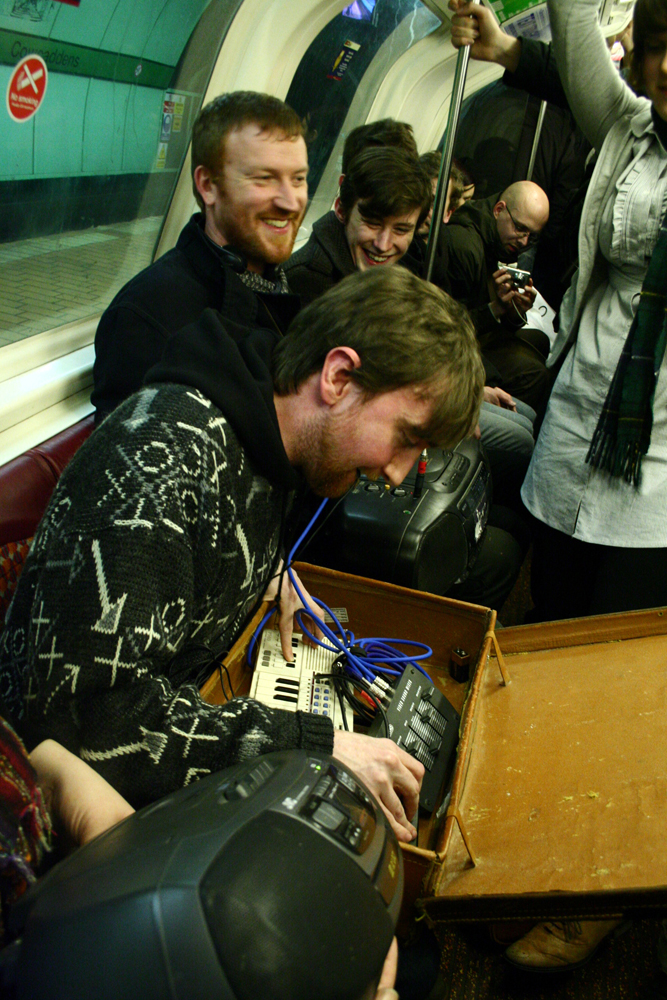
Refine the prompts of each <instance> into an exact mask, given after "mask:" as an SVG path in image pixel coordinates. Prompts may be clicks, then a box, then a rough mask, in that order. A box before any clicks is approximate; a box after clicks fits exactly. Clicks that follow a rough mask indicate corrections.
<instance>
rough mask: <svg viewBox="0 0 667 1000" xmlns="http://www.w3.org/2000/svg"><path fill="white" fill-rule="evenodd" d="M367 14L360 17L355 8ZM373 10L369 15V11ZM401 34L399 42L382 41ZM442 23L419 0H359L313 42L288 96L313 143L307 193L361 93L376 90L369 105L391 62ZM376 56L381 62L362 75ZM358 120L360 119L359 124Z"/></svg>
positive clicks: (310, 193)
mask: <svg viewBox="0 0 667 1000" xmlns="http://www.w3.org/2000/svg"><path fill="white" fill-rule="evenodd" d="M353 10H354V11H357V12H363V13H362V16H358V14H357V13H351V11H353ZM367 14H370V17H367V16H366V15H367ZM403 22H405V23H406V24H407V26H408V28H409V30H408V31H406V32H402V33H397V35H400V41H399V42H397V43H396V45H395V46H394V45H392V44H388V45H386V46H385V45H384V43H385V42H387V40H388V39H389V38H390V36H391V35H392V34H393V33H394V32H396V29H397V28H398V27H399V26H400V25H402V24H403ZM439 27H440V20H439V19H438V18H437V17H436V16H435V14H433V13H431V11H429V10H428V9H427V8H426V7H424V5H423V4H422V3H421V2H420V0H377V3H374V2H373V0H357V2H356V3H353V4H351V5H350V6H349V7H347V8H346V9H345V10H344V11H343V12H342V13H341V14H339V15H338V16H337V17H335V18H333V20H331V21H330V22H329V23H328V24H327V25H326V26H325V27H324V28H323V29H322V31H321V32H320V33H319V35H318V36H317V38H316V39H315V40H314V41H313V42H312V44H311V45H310V48H309V49H308V51H307V52H306V54H305V56H304V57H303V59H302V60H301V63H300V65H299V68H298V69H297V71H296V73H295V75H294V79H293V80H292V85H291V86H290V89H289V93H288V95H287V98H286V101H287V103H288V104H289V105H290V106H291V107H293V108H294V110H295V111H297V112H298V113H299V114H300V115H301V116H302V117H303V118H304V119H305V120H306V122H307V123H308V127H309V131H310V136H311V139H310V142H309V149H308V159H309V164H310V170H309V173H308V191H309V195H310V197H311V199H312V197H313V196H314V194H315V191H316V189H317V185H318V184H319V182H320V179H321V177H322V173H323V171H324V168H325V166H326V164H327V162H328V161H329V157H330V156H331V154H332V151H333V149H334V146H335V145H336V141H337V140H338V138H339V136H340V133H341V129H342V127H343V123H344V121H345V118H346V116H347V113H348V111H349V110H350V106H351V105H352V101H353V99H354V98H355V95H356V94H357V91H360V90H363V88H364V86H368V87H371V88H372V93H369V94H368V103H369V104H370V102H371V101H372V99H373V97H374V96H375V92H376V90H377V87H378V86H379V84H380V83H381V81H382V78H383V77H384V76H385V75H386V72H387V70H388V69H389V68H390V66H391V65H392V64H393V63H394V62H395V61H396V60H397V59H398V57H399V56H400V55H401V54H402V52H404V51H406V49H408V48H410V46H412V45H414V43H415V42H418V41H419V40H420V39H422V38H424V37H425V36H426V35H428V34H430V33H431V32H432V31H434V30H435V29H436V28H439ZM376 56H377V57H378V58H381V60H382V65H381V66H377V65H376V69H377V72H375V73H373V74H372V81H370V82H368V81H366V80H365V79H364V77H365V74H366V71H367V70H368V68H369V67H370V65H371V63H372V62H373V61H374V60H375V58H376ZM355 124H357V125H358V124H360V122H355Z"/></svg>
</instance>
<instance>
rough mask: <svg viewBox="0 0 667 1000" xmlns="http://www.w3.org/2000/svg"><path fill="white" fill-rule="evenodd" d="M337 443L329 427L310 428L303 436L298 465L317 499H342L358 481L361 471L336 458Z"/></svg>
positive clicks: (296, 463)
mask: <svg viewBox="0 0 667 1000" xmlns="http://www.w3.org/2000/svg"><path fill="white" fill-rule="evenodd" d="M337 452H338V447H337V442H336V439H335V437H334V435H333V434H332V433H331V430H330V428H329V426H328V425H327V424H325V425H324V426H323V427H322V428H321V429H319V431H318V429H317V428H316V427H314V426H312V425H311V426H309V427H308V428H306V429H305V431H304V432H303V433H302V435H301V440H300V446H299V455H298V458H297V461H296V462H295V465H296V466H297V468H298V469H300V470H301V473H302V474H303V476H304V478H305V480H306V482H307V483H308V485H309V486H310V488H311V490H312V491H313V493H314V494H315V495H316V496H319V497H332V498H335V497H342V496H343V494H344V493H347V491H348V490H349V489H350V487H351V486H354V484H355V482H356V481H357V479H358V478H359V469H356V468H350V467H349V465H348V466H346V465H343V464H342V463H341V462H340V460H339V459H338V458H337Z"/></svg>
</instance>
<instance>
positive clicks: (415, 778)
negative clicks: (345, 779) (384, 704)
mask: <svg viewBox="0 0 667 1000" xmlns="http://www.w3.org/2000/svg"><path fill="white" fill-rule="evenodd" d="M333 756H334V757H336V758H337V759H338V760H339V761H341V763H343V764H346V765H347V766H348V767H349V768H350V770H352V771H354V773H355V774H356V775H357V776H358V777H359V778H361V780H362V781H363V782H364V784H365V785H366V786H367V787H368V788H369V789H370V790H371V792H372V793H373V795H374V796H375V798H376V799H377V800H378V801H379V803H380V805H381V806H382V809H383V811H384V813H385V815H386V817H387V819H388V820H389V822H390V824H391V826H392V829H393V831H394V833H395V834H396V836H397V837H398V839H399V840H404V841H410V840H414V838H415V836H416V834H417V831H416V830H415V828H414V826H413V825H412V823H411V822H410V820H409V819H408V816H416V814H417V809H418V807H419V789H420V788H421V783H422V778H423V777H424V766H423V764H420V762H419V761H418V760H415V758H414V757H411V756H410V754H409V753H406V752H405V750H402V749H401V747H399V746H397V745H396V744H395V743H393V742H392V741H391V740H387V739H376V738H375V737H373V736H364V735H363V734H362V733H352V732H347V731H346V730H344V729H337V730H336V732H335V733H334V745H333Z"/></svg>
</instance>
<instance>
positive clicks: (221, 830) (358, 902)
mask: <svg viewBox="0 0 667 1000" xmlns="http://www.w3.org/2000/svg"><path fill="white" fill-rule="evenodd" d="M402 893H403V862H402V856H401V852H400V850H399V847H398V843H397V841H396V838H395V836H394V834H393V832H392V830H391V828H390V827H389V825H388V823H387V821H386V820H385V816H384V813H383V812H382V810H381V809H380V808H379V806H378V805H377V803H376V802H375V800H374V799H373V798H372V797H371V795H370V793H369V792H368V790H367V789H366V788H365V787H364V786H363V785H362V784H361V783H360V782H359V780H358V779H357V778H356V776H354V775H353V774H352V773H351V772H349V771H347V770H346V768H345V767H343V765H341V764H340V763H338V762H337V761H335V760H333V759H332V758H331V757H326V756H323V755H317V754H312V753H310V754H309V753H307V752H306V751H305V750H294V751H290V752H284V753H273V754H267V755H266V756H263V757H258V758H255V759H254V760H251V761H248V762H246V763H243V764H239V765H237V766H235V767H232V768H228V769H227V770H225V771H221V772H219V773H217V774H213V775H211V776H209V777H206V778H204V779H203V780H201V781H197V782H195V783H194V784H192V785H190V786H189V787H187V788H184V789H181V790H180V791H178V792H176V793H174V794H173V795H169V796H168V797H167V798H165V799H162V800H160V801H158V802H156V803H154V804H153V805H150V806H147V807H146V808H145V809H142V810H141V811H140V812H137V813H135V814H134V815H133V816H130V817H129V818H128V819H126V820H124V821H123V822H122V823H120V824H119V825H118V826H116V827H114V828H113V829H112V830H110V831H108V832H107V833H105V834H103V835H102V836H101V837H98V838H97V839H96V840H94V841H92V842H91V843H90V844H87V845H86V846H85V847H83V848H80V849H79V850H77V851H76V852H75V853H74V854H73V855H71V856H70V857H69V858H67V859H66V860H65V861H63V862H61V863H60V864H58V865H57V866H56V867H54V868H53V869H52V870H51V871H50V872H49V873H48V874H47V875H46V876H45V877H44V878H43V879H42V880H41V881H40V882H38V883H37V885H36V886H34V887H33V888H32V889H31V890H30V891H29V892H28V893H26V895H25V896H24V897H23V898H22V900H21V901H20V902H19V903H18V904H17V906H16V907H15V910H14V912H13V917H14V927H13V930H14V932H15V933H16V932H18V934H19V935H20V939H19V941H18V942H16V943H15V944H14V945H12V946H11V948H12V950H13V953H14V957H15V958H16V952H17V951H18V957H17V958H16V962H15V964H14V970H13V971H14V977H15V983H14V986H15V989H16V994H15V995H16V996H17V998H18V1000H47V998H49V1000H91V998H95V1000H137V998H141V1000H166V998H170V1000H172V998H173V1000H192V998H193V997H210V998H213V997H215V998H216V1000H259V998H263V997H271V1000H313V998H315V997H317V998H318V1000H348V998H349V1000H362V998H364V1000H365V998H366V997H367V996H372V995H373V993H374V991H375V990H374V988H375V985H376V983H377V979H378V978H379V975H380V971H381V969H382V965H383V962H384V959H385V956H386V954H387V951H388V950H389V945H390V943H391V939H392V936H393V933H394V927H395V924H396V920H397V918H398V911H399V908H400V902H401V896H402ZM3 995H5V994H3Z"/></svg>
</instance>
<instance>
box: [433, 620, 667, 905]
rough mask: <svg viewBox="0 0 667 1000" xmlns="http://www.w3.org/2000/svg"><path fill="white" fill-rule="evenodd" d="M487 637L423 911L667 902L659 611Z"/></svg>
mask: <svg viewBox="0 0 667 1000" xmlns="http://www.w3.org/2000/svg"><path fill="white" fill-rule="evenodd" d="M496 638H497V640H498V641H499V644H500V648H501V650H502V653H501V657H500V659H501V663H499V659H498V656H497V655H496V654H494V653H492V655H491V656H490V657H489V658H488V660H487V661H486V662H483V663H480V664H479V665H478V669H477V671H476V673H475V677H474V679H473V683H472V685H471V691H470V696H469V698H468V701H467V703H466V708H465V712H464V718H463V720H462V732H461V741H460V744H459V756H458V761H457V766H456V772H455V778H454V784H453V788H452V798H451V802H450V804H449V808H448V811H447V819H446V822H445V824H444V828H443V829H442V830H441V834H440V837H439V840H438V843H437V856H436V860H435V863H434V864H433V866H432V869H431V874H430V877H429V879H428V887H427V890H426V894H425V896H426V898H425V899H424V901H423V905H424V907H425V909H426V910H427V912H428V913H429V915H430V916H431V917H433V918H434V919H440V920H443V919H452V920H461V919H473V920H476V919H478V920H486V919H502V918H503V917H504V918H508V919H509V918H512V919H518V918H524V917H526V918H535V919H539V918H546V917H558V916H578V917H586V916H592V917H595V916H601V915H609V916H611V915H615V914H617V913H621V912H625V911H627V910H635V911H647V910H649V911H650V910H652V909H653V908H655V907H665V906H667V852H665V850H664V840H665V829H667V611H665V610H664V609H657V610H653V611H644V612H633V613H630V614H621V615H607V616H601V617H599V618H589V619H579V620H574V621H567V622H556V623H551V624H548V625H537V626H528V627H526V626H524V627H521V628H514V629H505V630H502V631H500V632H498V633H497V636H496ZM503 661H504V662H503ZM500 665H504V668H505V672H506V673H507V674H508V675H509V683H505V682H504V680H503V677H502V674H501V671H500V669H499V667H500Z"/></svg>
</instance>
